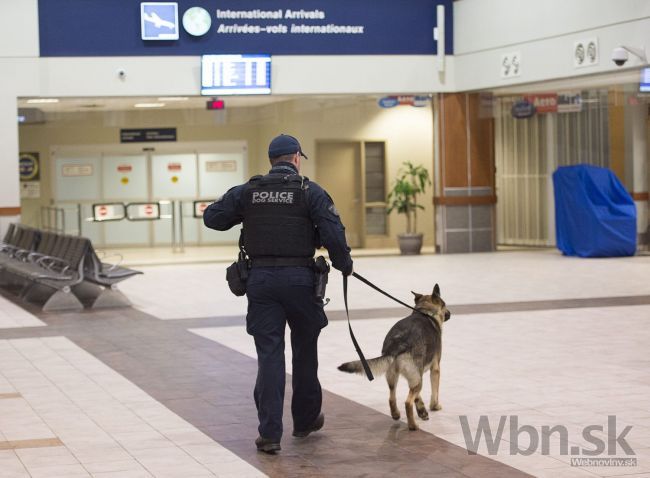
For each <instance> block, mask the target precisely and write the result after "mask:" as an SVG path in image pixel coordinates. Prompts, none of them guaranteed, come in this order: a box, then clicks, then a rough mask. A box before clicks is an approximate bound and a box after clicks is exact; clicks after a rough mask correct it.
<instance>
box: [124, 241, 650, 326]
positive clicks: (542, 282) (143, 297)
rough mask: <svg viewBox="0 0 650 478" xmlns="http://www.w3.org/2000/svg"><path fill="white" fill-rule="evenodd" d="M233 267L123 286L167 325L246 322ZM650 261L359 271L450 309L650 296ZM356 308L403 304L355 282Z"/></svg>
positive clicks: (500, 261) (334, 293)
mask: <svg viewBox="0 0 650 478" xmlns="http://www.w3.org/2000/svg"><path fill="white" fill-rule="evenodd" d="M227 266H228V264H226V263H219V264H187V265H174V266H157V267H143V268H141V270H143V271H144V274H143V275H140V276H136V277H133V278H131V279H129V280H128V281H125V282H123V283H122V284H120V288H121V290H122V291H124V293H125V294H126V295H127V296H128V297H129V298H130V299H131V300H132V301H133V304H134V305H135V307H137V308H139V309H140V310H143V311H144V312H147V313H149V314H151V315H154V316H156V317H159V318H161V319H174V318H178V319H181V318H192V317H211V316H228V315H242V314H245V313H246V298H245V297H235V296H234V295H232V294H231V293H230V291H229V290H228V288H227V285H226V281H225V276H226V267H227ZM648 270H650V256H642V257H630V258H620V259H577V258H569V257H563V256H562V255H561V254H559V253H558V252H557V251H552V250H545V251H539V252H535V251H513V252H503V253H496V254H495V253H485V254H450V255H423V256H410V257H400V256H388V257H360V258H356V259H355V271H356V272H358V273H359V274H361V275H362V276H364V277H366V278H368V279H369V280H371V281H372V282H374V283H376V284H377V285H379V286H380V287H382V288H384V289H385V290H387V291H389V292H390V293H392V294H393V295H395V296H397V297H399V298H401V299H402V300H406V301H410V300H411V297H412V296H411V294H410V291H411V290H414V291H416V292H422V293H424V292H429V291H430V290H431V289H432V288H433V285H434V283H436V282H438V283H439V284H440V287H441V288H442V291H443V295H444V296H445V300H446V301H447V302H448V303H450V304H481V303H498V302H516V301H526V300H554V299H573V298H598V297H620V296H628V295H649V294H650V280H648ZM329 281H330V282H329V285H328V291H327V292H328V297H329V298H330V299H331V302H330V304H329V305H328V306H327V308H326V310H343V309H344V305H343V295H342V285H341V275H340V273H338V272H337V271H334V272H333V273H332V274H330V279H329ZM349 295H350V307H351V308H352V309H355V308H358V309H372V308H385V307H395V306H396V304H395V303H394V302H392V301H390V300H389V299H387V298H385V297H384V296H382V295H379V294H378V293H377V292H375V291H373V290H372V289H369V288H368V287H367V286H366V285H364V284H362V283H361V282H359V281H357V280H356V279H350V292H349Z"/></svg>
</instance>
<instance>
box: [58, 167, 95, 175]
mask: <svg viewBox="0 0 650 478" xmlns="http://www.w3.org/2000/svg"><path fill="white" fill-rule="evenodd" d="M61 175H62V176H65V177H79V176H92V175H93V165H92V164H64V165H63V166H62V167H61Z"/></svg>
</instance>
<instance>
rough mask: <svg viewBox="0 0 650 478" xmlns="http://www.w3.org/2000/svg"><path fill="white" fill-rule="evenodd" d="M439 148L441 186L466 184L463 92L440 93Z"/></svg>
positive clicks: (465, 129) (465, 131)
mask: <svg viewBox="0 0 650 478" xmlns="http://www.w3.org/2000/svg"><path fill="white" fill-rule="evenodd" d="M439 98H440V102H439V105H440V115H439V130H440V136H439V137H440V150H441V161H440V165H441V171H440V175H441V178H442V186H443V188H445V187H447V188H449V187H456V188H458V187H466V186H467V125H466V113H465V101H466V100H465V94H464V93H442V94H440V97H439Z"/></svg>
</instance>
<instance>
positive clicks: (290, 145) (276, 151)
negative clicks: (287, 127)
mask: <svg viewBox="0 0 650 478" xmlns="http://www.w3.org/2000/svg"><path fill="white" fill-rule="evenodd" d="M296 153H300V155H301V156H302V157H303V158H305V159H307V155H306V154H305V153H303V152H302V148H301V147H300V143H299V142H298V140H297V139H296V138H294V137H293V136H291V135H288V134H281V135H280V136H276V137H275V138H273V139H272V140H271V143H270V144H269V158H271V159H273V158H277V157H278V156H284V155H285V154H296Z"/></svg>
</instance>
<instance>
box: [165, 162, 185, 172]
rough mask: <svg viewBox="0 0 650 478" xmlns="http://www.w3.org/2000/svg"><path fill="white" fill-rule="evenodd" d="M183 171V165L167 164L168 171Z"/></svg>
mask: <svg viewBox="0 0 650 478" xmlns="http://www.w3.org/2000/svg"><path fill="white" fill-rule="evenodd" d="M181 169H183V166H182V165H181V163H168V164H167V171H180V170H181Z"/></svg>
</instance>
